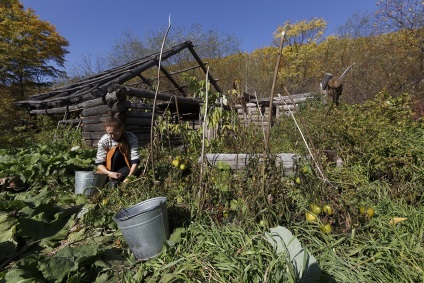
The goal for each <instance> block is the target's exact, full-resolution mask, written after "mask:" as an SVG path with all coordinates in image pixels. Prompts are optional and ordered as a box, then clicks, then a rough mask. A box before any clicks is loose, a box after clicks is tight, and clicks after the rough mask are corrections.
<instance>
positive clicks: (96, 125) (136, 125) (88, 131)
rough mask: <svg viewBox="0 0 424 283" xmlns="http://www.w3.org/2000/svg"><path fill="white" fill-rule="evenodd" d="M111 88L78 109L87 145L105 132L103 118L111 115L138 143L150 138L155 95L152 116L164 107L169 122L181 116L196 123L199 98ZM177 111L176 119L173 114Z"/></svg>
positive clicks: (143, 143) (176, 121)
mask: <svg viewBox="0 0 424 283" xmlns="http://www.w3.org/2000/svg"><path fill="white" fill-rule="evenodd" d="M112 89H114V91H113V92H110V93H107V95H106V96H105V97H102V98H100V99H96V100H92V101H90V104H87V105H85V106H86V107H85V108H84V109H83V110H82V112H81V115H80V116H81V117H80V118H81V120H82V126H83V139H84V142H85V144H86V145H88V146H92V147H95V146H97V142H98V141H99V139H100V138H101V137H102V136H103V135H104V134H105V129H104V125H103V122H104V121H105V120H106V119H107V118H108V117H111V116H115V117H118V118H119V119H120V120H121V121H122V122H124V124H125V127H126V129H127V130H128V131H130V132H132V133H134V134H135V135H136V136H137V138H138V141H139V146H144V145H146V144H148V143H149V142H150V135H151V131H150V129H151V123H152V115H153V99H154V98H155V96H156V100H157V104H156V108H155V118H157V117H158V116H159V115H162V114H163V113H164V111H165V110H169V111H170V112H171V117H173V118H172V119H171V121H169V122H170V123H178V122H180V121H181V120H185V121H192V124H193V125H196V124H197V125H198V124H199V123H198V122H195V120H196V119H198V117H199V115H198V113H199V111H200V106H199V105H200V102H201V100H199V99H194V98H187V97H182V96H176V95H171V94H166V93H157V94H156V93H155V92H152V91H148V90H142V89H137V88H129V87H124V86H119V85H117V86H114V87H113V88H112ZM132 101H137V102H132ZM143 101H148V102H147V103H145V102H143ZM161 102H162V103H161ZM163 102H166V103H163ZM177 115H179V117H180V119H178V118H177V117H176V116H177ZM173 140H174V142H177V141H179V138H178V137H174V138H173Z"/></svg>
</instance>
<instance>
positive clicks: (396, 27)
mask: <svg viewBox="0 0 424 283" xmlns="http://www.w3.org/2000/svg"><path fill="white" fill-rule="evenodd" d="M378 6H379V10H378V12H377V16H378V19H379V21H378V22H379V23H380V28H381V29H382V30H384V31H385V32H397V33H396V35H397V40H396V45H398V46H399V45H402V47H403V48H406V49H407V50H409V51H413V50H415V54H414V53H411V52H409V54H407V55H406V57H405V58H406V59H407V58H410V57H413V58H414V59H413V60H415V61H416V62H417V63H418V65H416V66H414V67H415V68H414V69H410V67H408V69H407V70H409V72H410V81H409V82H406V83H407V84H411V85H415V86H416V85H421V87H424V86H422V84H423V83H422V82H423V79H424V76H423V71H424V2H423V1H422V0H380V1H378ZM387 48H391V46H387Z"/></svg>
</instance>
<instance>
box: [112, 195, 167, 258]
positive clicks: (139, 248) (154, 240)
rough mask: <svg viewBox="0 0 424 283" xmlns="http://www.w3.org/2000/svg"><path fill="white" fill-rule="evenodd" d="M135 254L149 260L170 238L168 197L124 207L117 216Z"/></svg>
mask: <svg viewBox="0 0 424 283" xmlns="http://www.w3.org/2000/svg"><path fill="white" fill-rule="evenodd" d="M114 220H115V221H116V223H117V224H118V228H119V229H120V230H121V232H122V235H123V236H124V238H125V241H126V242H127V243H128V246H129V247H130V249H131V251H132V252H133V254H134V256H135V257H136V258H137V259H139V260H147V259H149V258H153V257H155V256H157V255H159V254H160V253H161V251H162V247H163V244H164V243H165V241H166V240H167V239H168V238H169V223H168V210H167V208H166V197H156V198H152V199H148V200H146V201H143V202H140V203H138V204H136V205H134V206H131V207H129V208H125V209H122V210H121V211H119V212H118V213H117V214H116V215H115V216H114Z"/></svg>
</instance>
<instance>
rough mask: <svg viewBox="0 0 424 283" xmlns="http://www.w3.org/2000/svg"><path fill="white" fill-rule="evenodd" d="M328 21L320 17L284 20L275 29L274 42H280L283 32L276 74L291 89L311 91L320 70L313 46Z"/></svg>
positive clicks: (319, 39)
mask: <svg viewBox="0 0 424 283" xmlns="http://www.w3.org/2000/svg"><path fill="white" fill-rule="evenodd" d="M326 27H327V23H326V22H325V21H324V20H323V19H319V18H313V19H311V20H309V21H308V20H303V21H298V22H294V23H292V22H291V21H286V22H285V23H284V24H283V25H282V26H279V27H278V28H277V30H276V32H275V33H274V38H275V42H276V43H277V42H279V39H280V38H281V34H282V32H283V31H284V32H285V45H284V46H285V47H284V49H283V57H282V58H283V62H282V69H281V72H280V75H279V81H280V83H281V84H283V85H285V86H287V88H288V89H289V90H290V91H293V92H303V91H310V90H311V89H312V88H313V87H314V84H317V83H316V80H315V79H316V78H317V77H319V76H321V75H322V73H323V71H324V70H323V69H322V66H321V65H320V64H319V61H318V60H317V59H318V58H317V54H316V52H315V51H316V47H317V45H318V44H319V43H320V42H321V41H322V39H323V34H324V31H325V28H326Z"/></svg>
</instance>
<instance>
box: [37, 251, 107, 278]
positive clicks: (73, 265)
mask: <svg viewBox="0 0 424 283" xmlns="http://www.w3.org/2000/svg"><path fill="white" fill-rule="evenodd" d="M99 247H100V245H98V244H91V245H83V246H77V247H74V248H73V247H70V246H67V247H65V248H63V249H62V250H60V251H59V252H58V253H57V254H56V255H55V256H54V257H52V258H48V259H45V260H44V261H42V262H41V263H40V265H39V269H40V271H41V272H42V273H43V275H44V277H45V278H47V279H48V280H49V281H50V282H62V280H63V279H64V278H65V277H66V276H67V275H68V274H69V273H70V272H73V271H76V270H78V268H79V267H80V266H82V265H89V266H91V265H92V264H94V262H95V261H96V259H97V255H98V253H99Z"/></svg>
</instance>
